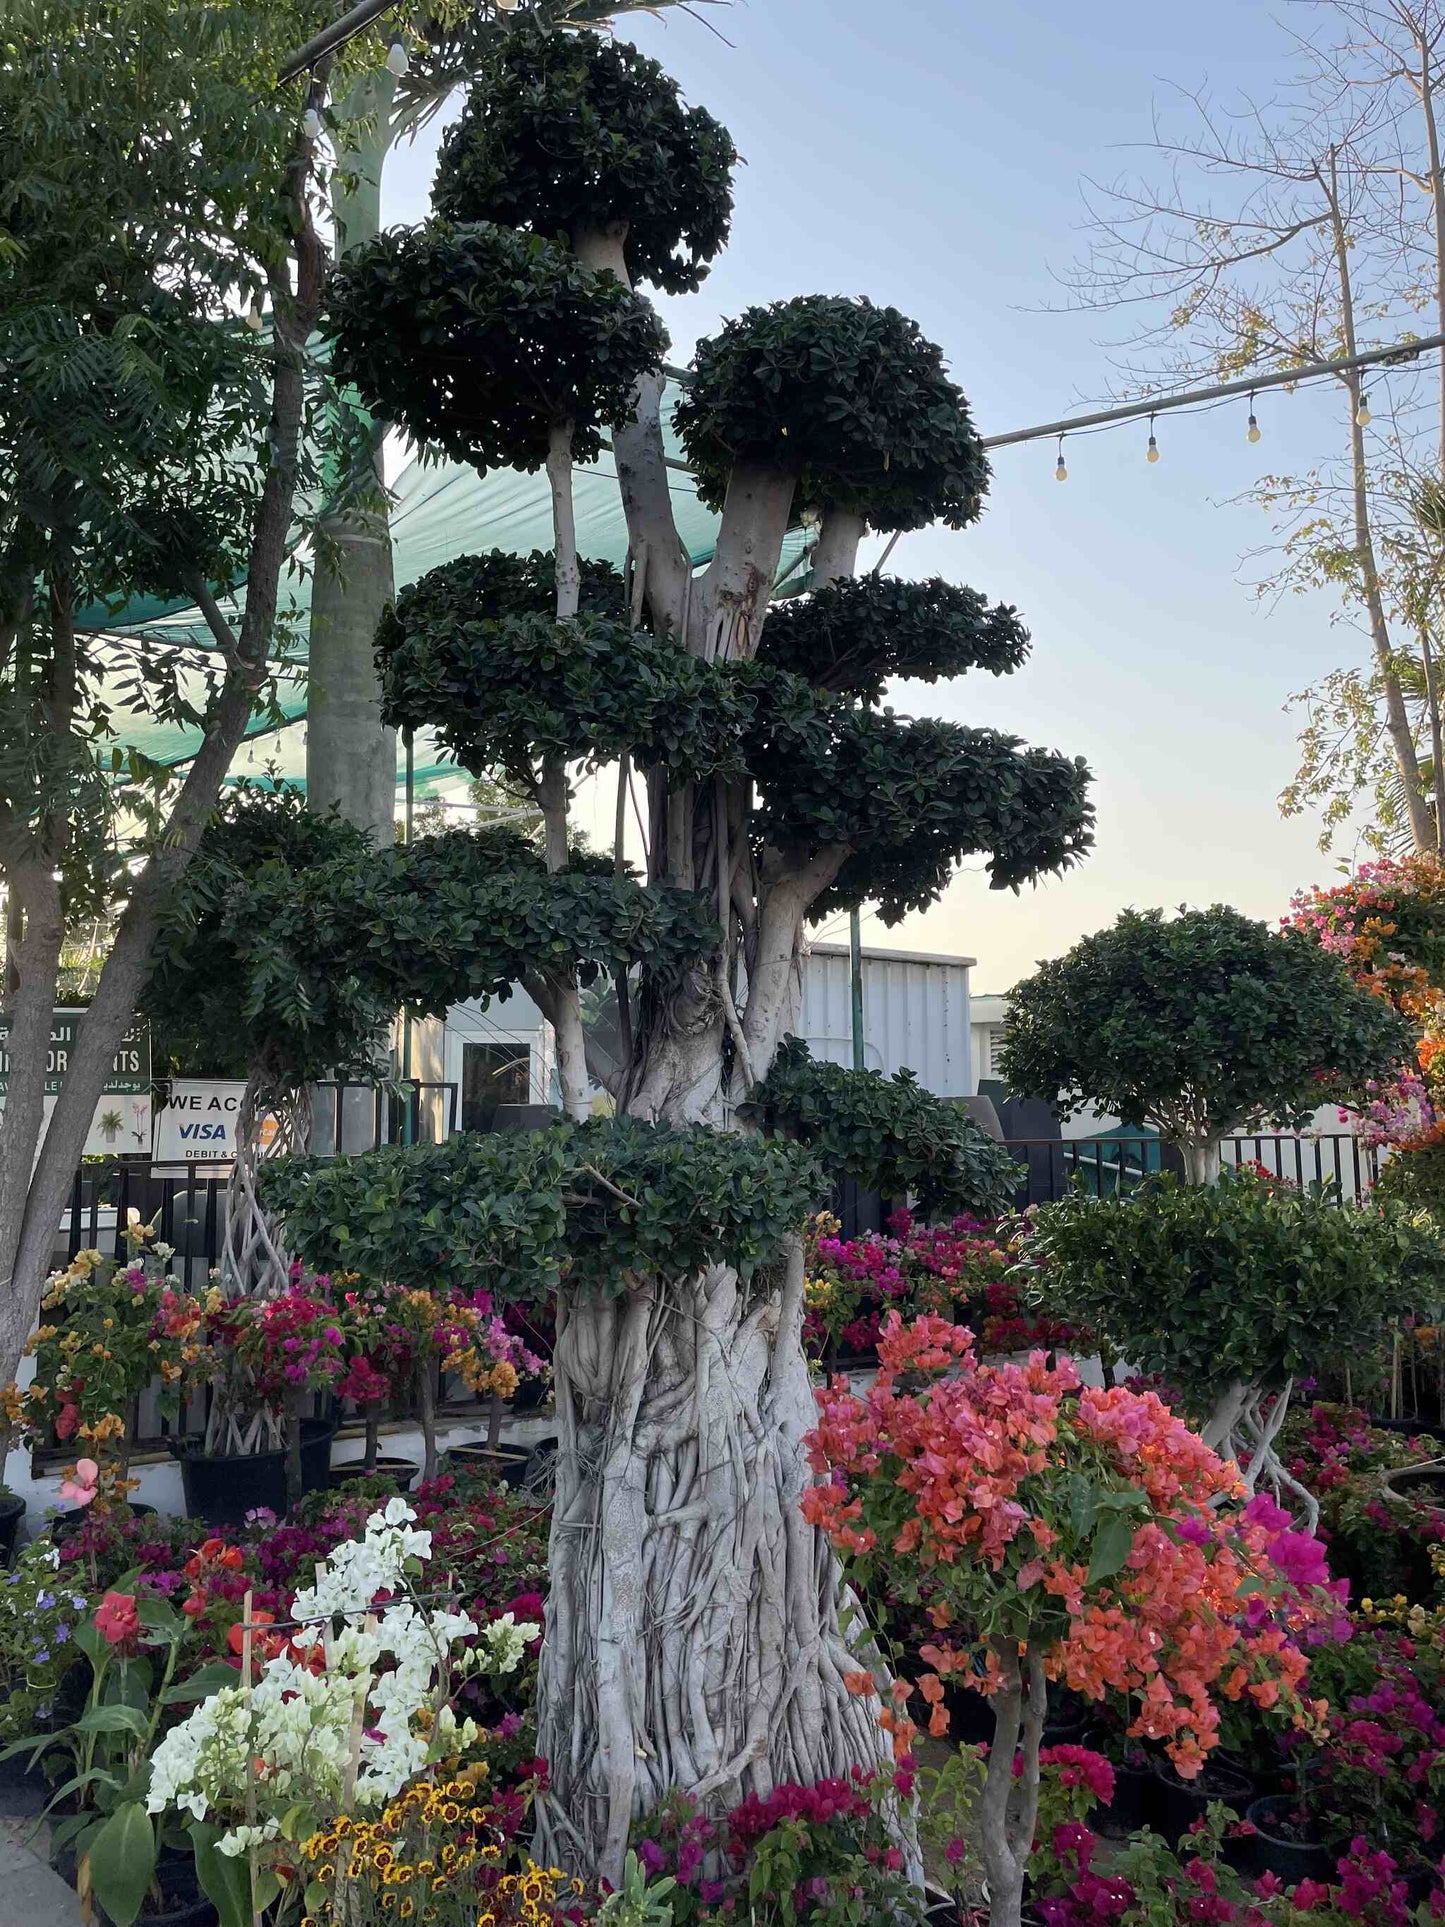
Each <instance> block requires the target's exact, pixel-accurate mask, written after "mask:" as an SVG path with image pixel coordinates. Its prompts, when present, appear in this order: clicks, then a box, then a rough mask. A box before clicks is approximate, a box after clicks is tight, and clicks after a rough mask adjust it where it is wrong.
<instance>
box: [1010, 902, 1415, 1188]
mask: <svg viewBox="0 0 1445 1927" xmlns="http://www.w3.org/2000/svg"><path fill="white" fill-rule="evenodd" d="M1409 1049H1410V1032H1409V1027H1408V1025H1407V1024H1406V1023H1405V1022H1404V1021H1403V1020H1402V1019H1401V1018H1399V1017H1398V1016H1396V1014H1395V1013H1394V1011H1392V1010H1391V1009H1390V1007H1389V1005H1388V1004H1387V1003H1385V1002H1384V1001H1383V999H1381V998H1379V997H1374V996H1371V995H1370V994H1369V992H1368V991H1366V990H1364V989H1362V988H1361V987H1360V986H1359V985H1358V984H1356V983H1354V982H1353V981H1352V980H1351V978H1350V976H1349V974H1348V973H1347V971H1346V970H1345V968H1344V966H1343V964H1342V963H1341V962H1340V960H1339V959H1338V958H1337V957H1333V956H1331V955H1329V954H1328V952H1326V951H1324V950H1321V949H1320V948H1319V947H1318V946H1316V945H1315V944H1312V943H1310V942H1308V941H1307V940H1306V938H1305V937H1304V936H1302V935H1301V934H1300V933H1299V932H1298V931H1294V930H1271V929H1269V928H1268V926H1267V925H1265V924H1263V923H1258V922H1256V921H1255V920H1254V919H1253V918H1252V917H1246V916H1244V915H1243V914H1242V913H1241V912H1240V911H1238V910H1231V909H1230V908H1228V906H1227V905H1225V904H1218V903H1217V904H1215V905H1214V906H1213V907H1212V908H1211V909H1208V910H1189V909H1181V910H1180V912H1179V914H1178V915H1177V916H1173V917H1167V916H1166V915H1165V914H1164V912H1163V911H1162V910H1126V911H1124V913H1123V915H1122V916H1120V917H1119V919H1118V921H1117V922H1115V923H1112V924H1110V925H1109V927H1108V928H1107V929H1105V930H1099V931H1096V932H1095V933H1094V935H1093V936H1091V937H1085V938H1084V939H1083V940H1082V942H1080V943H1076V944H1075V945H1074V947H1073V949H1072V950H1070V951H1068V952H1066V953H1065V955H1064V956H1062V957H1056V958H1054V959H1052V960H1051V961H1050V962H1048V963H1044V964H1041V965H1040V966H1039V968H1038V970H1037V971H1036V972H1035V974H1034V975H1033V976H1032V977H1029V978H1026V979H1025V981H1024V982H1023V983H1021V984H1019V985H1017V986H1016V988H1015V989H1014V990H1013V992H1012V993H1011V995H1010V997H1009V1013H1008V1037H1007V1039H1006V1041H1005V1044H1004V1050H1003V1060H1002V1069H1003V1074H1004V1076H1005V1078H1007V1080H1008V1082H1009V1084H1010V1085H1011V1086H1012V1088H1013V1089H1014V1090H1016V1091H1018V1092H1020V1093H1021V1094H1023V1095H1026V1096H1029V1097H1043V1098H1047V1099H1050V1100H1051V1101H1053V1102H1055V1103H1056V1104H1057V1105H1058V1107H1059V1109H1060V1111H1061V1112H1062V1114H1063V1115H1064V1116H1065V1117H1069V1116H1072V1115H1074V1114H1075V1113H1076V1112H1078V1111H1081V1110H1084V1109H1085V1108H1087V1107H1088V1106H1090V1105H1094V1106H1096V1107H1097V1108H1098V1109H1099V1110H1101V1111H1104V1112H1106V1113H1108V1112H1112V1113H1113V1114H1114V1115H1115V1116H1117V1117H1119V1118H1121V1119H1122V1120H1123V1122H1124V1123H1125V1124H1132V1125H1135V1126H1141V1125H1146V1124H1147V1125H1152V1126H1153V1127H1154V1128H1155V1129H1156V1130H1157V1131H1158V1132H1159V1134H1160V1136H1161V1137H1162V1138H1164V1139H1165V1141H1166V1142H1167V1143H1170V1144H1174V1145H1177V1146H1178V1148H1179V1150H1180V1152H1181V1153H1182V1154H1183V1158H1184V1165H1185V1172H1186V1175H1187V1177H1188V1179H1189V1181H1190V1183H1192V1184H1212V1183H1213V1182H1214V1180H1215V1179H1216V1178H1217V1177H1218V1176H1219V1168H1220V1139H1221V1138H1223V1137H1224V1136H1226V1135H1227V1134H1228V1133H1229V1132H1230V1131H1239V1130H1244V1129H1248V1128H1251V1127H1252V1128H1254V1129H1256V1130H1257V1129H1259V1128H1260V1127H1261V1126H1262V1125H1265V1124H1273V1125H1277V1126H1279V1127H1281V1128H1285V1129H1289V1128H1294V1127H1298V1126H1300V1125H1302V1124H1304V1123H1305V1121H1306V1120H1307V1119H1308V1118H1309V1116H1310V1115H1311V1113H1312V1112H1314V1111H1315V1110H1316V1109H1318V1107H1319V1106H1320V1105H1321V1104H1324V1103H1327V1102H1328V1101H1329V1100H1330V1099H1332V1098H1336V1097H1346V1096H1348V1095H1350V1094H1351V1093H1358V1091H1359V1090H1360V1089H1361V1087H1362V1086H1363V1085H1364V1084H1365V1082H1366V1081H1367V1080H1368V1079H1370V1078H1373V1077H1384V1076H1386V1075H1388V1073H1389V1071H1390V1070H1391V1068H1392V1067H1393V1066H1394V1065H1396V1064H1398V1063H1399V1062H1400V1060H1401V1059H1402V1058H1404V1057H1405V1056H1407V1055H1408V1053H1409Z"/></svg>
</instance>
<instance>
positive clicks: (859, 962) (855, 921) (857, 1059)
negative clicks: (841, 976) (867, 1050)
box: [848, 910, 863, 1071]
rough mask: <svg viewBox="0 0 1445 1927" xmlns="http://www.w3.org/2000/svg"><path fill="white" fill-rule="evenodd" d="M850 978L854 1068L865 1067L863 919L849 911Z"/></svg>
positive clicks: (860, 1068) (853, 911)
mask: <svg viewBox="0 0 1445 1927" xmlns="http://www.w3.org/2000/svg"><path fill="white" fill-rule="evenodd" d="M848 978H849V987H850V989H851V990H852V993H853V1068H854V1070H855V1071H861V1070H862V1069H863V919H862V917H861V916H860V915H859V913H858V911H856V910H850V911H849V912H848Z"/></svg>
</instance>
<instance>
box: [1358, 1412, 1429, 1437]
mask: <svg viewBox="0 0 1445 1927" xmlns="http://www.w3.org/2000/svg"><path fill="white" fill-rule="evenodd" d="M1370 1423H1371V1425H1373V1426H1374V1428H1375V1430H1376V1431H1377V1432H1397V1433H1399V1434H1400V1436H1401V1437H1402V1438H1407V1439H1413V1438H1421V1437H1423V1438H1429V1439H1445V1424H1442V1423H1441V1421H1440V1419H1439V1417H1438V1416H1437V1417H1435V1418H1420V1417H1418V1416H1415V1415H1413V1414H1412V1415H1410V1416H1408V1417H1406V1418H1376V1417H1375V1415H1374V1414H1373V1413H1371V1414H1370Z"/></svg>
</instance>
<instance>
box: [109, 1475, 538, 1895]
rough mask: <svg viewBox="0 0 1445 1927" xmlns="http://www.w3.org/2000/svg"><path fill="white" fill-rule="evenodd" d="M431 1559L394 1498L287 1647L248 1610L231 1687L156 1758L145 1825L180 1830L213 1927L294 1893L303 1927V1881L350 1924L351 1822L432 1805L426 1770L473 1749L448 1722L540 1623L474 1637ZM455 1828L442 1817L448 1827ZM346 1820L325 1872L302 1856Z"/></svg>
mask: <svg viewBox="0 0 1445 1927" xmlns="http://www.w3.org/2000/svg"><path fill="white" fill-rule="evenodd" d="M430 1557H431V1535H430V1533H427V1532H420V1531H418V1530H416V1513H415V1512H414V1511H413V1510H412V1509H411V1507H410V1506H409V1505H408V1504H407V1503H406V1501H405V1500H404V1499H402V1498H400V1497H399V1496H398V1497H394V1498H392V1499H390V1500H389V1501H388V1502H387V1504H386V1505H385V1506H384V1507H383V1508H381V1509H380V1510H378V1511H376V1512H374V1513H373V1514H372V1515H371V1516H370V1517H369V1518H368V1520H367V1521H366V1527H365V1533H364V1537H363V1538H361V1539H360V1540H347V1541H344V1542H343V1543H342V1544H340V1545H339V1546H337V1547H335V1548H334V1549H333V1550H332V1552H331V1553H330V1555H329V1557H328V1558H326V1559H324V1560H323V1561H322V1562H321V1563H320V1564H319V1565H318V1567H317V1569H316V1577H315V1580H314V1583H313V1584H312V1585H310V1586H305V1587H302V1588H301V1589H300V1590H299V1591H297V1592H296V1593H295V1595H294V1597H293V1599H292V1602H291V1618H292V1621H293V1622H294V1623H295V1626H296V1628H297V1630H295V1631H294V1632H293V1633H291V1634H290V1636H289V1637H288V1632H289V1630H290V1629H289V1628H288V1629H287V1631H281V1632H273V1631H272V1630H271V1622H270V1615H269V1614H258V1613H256V1612H254V1610H253V1608H252V1604H251V1597H250V1595H249V1594H248V1595H247V1596H246V1600H245V1602H244V1607H245V1610H244V1613H243V1617H242V1620H241V1628H240V1645H241V1653H240V1658H241V1666H240V1670H239V1672H238V1673H235V1672H233V1673H231V1674H230V1676H229V1678H228V1680H227V1682H226V1683H224V1684H222V1685H221V1687H220V1688H219V1690H218V1691H217V1692H216V1693H215V1694H213V1695H212V1697H211V1698H210V1699H208V1700H207V1701H206V1702H205V1703H204V1704H203V1705H201V1706H200V1707H198V1708H197V1709H196V1711H195V1712H194V1713H192V1714H190V1715H189V1716H188V1717H187V1718H186V1719H185V1720H183V1721H182V1722H181V1723H180V1725H178V1726H176V1727H174V1728H173V1729H172V1730H171V1731H170V1732H169V1733H167V1734H166V1735H165V1737H164V1738H163V1739H162V1740H161V1741H160V1743H159V1744H158V1745H157V1746H156V1747H155V1748H154V1751H153V1753H152V1755H151V1761H150V1776H149V1784H148V1787H147V1789H146V1792H145V1796H144V1797H145V1806H146V1811H147V1812H148V1813H149V1814H151V1815H163V1814H175V1815H177V1816H179V1815H181V1814H186V1815H188V1816H189V1818H188V1821H187V1832H188V1834H189V1837H190V1840H191V1842H192V1845H193V1847H194V1850H195V1854H196V1866H197V1871H198V1874H199V1877H200V1884H201V1886H202V1888H203V1890H204V1891H205V1892H206V1893H207V1894H209V1895H210V1896H211V1898H212V1899H213V1900H214V1901H215V1902H216V1905H217V1907H218V1908H219V1910H220V1912H221V1914H222V1917H223V1919H224V1920H226V1921H233V1920H234V1921H239V1920H244V1921H250V1920H251V1919H252V1917H253V1916H256V1917H259V1916H261V1915H262V1914H263V1913H264V1912H265V1910H266V1909H267V1908H268V1907H270V1906H271V1905H272V1903H273V1902H275V1901H276V1900H277V1899H278V1897H280V1896H281V1895H282V1894H283V1892H285V1893H286V1894H287V1898H288V1899H291V1898H300V1897H301V1894H302V1893H304V1894H305V1898H306V1900H307V1908H306V1911H307V1912H309V1913H313V1914H314V1913H315V1911H316V1909H315V1908H314V1907H312V1905H311V1901H312V1898H313V1895H312V1893H311V1891H310V1879H311V1878H314V1879H315V1880H317V1881H318V1882H319V1883H320V1887H321V1889H322V1891H321V1892H320V1893H318V1894H317V1895H316V1896H315V1898H317V1899H318V1900H319V1901H322V1902H325V1903H326V1905H327V1907H328V1910H329V1912H330V1917H331V1918H333V1919H336V1920H341V1921H345V1920H348V1919H350V1918H352V1917H353V1916H352V1914H351V1913H350V1912H348V1907H347V1900H346V1895H345V1886H346V1882H347V1881H348V1880H349V1879H350V1878H351V1877H352V1872H353V1870H352V1868H351V1865H350V1860H351V1855H350V1850H349V1849H343V1850H341V1851H339V1852H338V1851H336V1849H337V1848H338V1846H339V1842H340V1839H341V1838H342V1837H343V1836H344V1835H345V1834H346V1833H347V1832H348V1831H349V1827H350V1822H351V1820H352V1818H353V1817H354V1816H356V1815H357V1814H359V1813H365V1812H366V1811H368V1810H369V1809H372V1808H374V1807H376V1806H378V1805H380V1804H382V1803H384V1802H385V1801H386V1800H387V1799H388V1798H390V1797H392V1796H395V1795H397V1794H399V1793H401V1792H402V1790H403V1789H404V1788H406V1786H407V1785H408V1783H411V1782H416V1783H417V1784H418V1785H419V1786H420V1787H421V1789H422V1794H421V1797H423V1798H425V1797H427V1796H428V1795H429V1794H431V1793H432V1792H434V1788H433V1787H432V1786H431V1785H430V1782H431V1781H432V1780H433V1778H434V1773H433V1769H434V1768H435V1767H437V1766H438V1765H439V1764H441V1763H443V1762H450V1761H453V1760H455V1759H456V1757H457V1756H458V1754H459V1753H461V1752H463V1751H464V1750H465V1749H466V1748H468V1747H470V1746H471V1745H472V1744H473V1743H474V1741H475V1740H476V1738H477V1728H476V1726H475V1724H474V1723H473V1722H472V1721H471V1720H469V1719H460V1718H458V1717H457V1714H456V1712H455V1711H454V1706H453V1702H454V1700H455V1698H456V1695H457V1693H458V1691H459V1689H460V1688H461V1686H462V1685H463V1684H464V1683H465V1682H466V1680H467V1679H468V1678H469V1677H471V1676H473V1675H481V1674H487V1673H495V1674H505V1673H508V1672H511V1671H514V1670H515V1669H516V1668H517V1666H518V1665H520V1663H521V1661H522V1659H523V1657H524V1655H525V1653H526V1651H527V1648H528V1646H529V1645H530V1644H531V1642H532V1641H533V1640H535V1639H537V1638H538V1637H539V1636H540V1633H541V1630H542V1629H541V1626H540V1625H539V1624H538V1623H536V1622H534V1621H519V1620H517V1619H516V1618H515V1616H514V1615H513V1614H512V1613H510V1612H508V1613H505V1614H503V1615H502V1616H501V1617H500V1618H498V1619H494V1620H492V1621H490V1622H489V1623H487V1624H485V1625H479V1624H478V1623H477V1622H476V1621H474V1620H473V1619H472V1618H470V1617H469V1616H468V1615H467V1614H466V1613H464V1612H458V1611H456V1610H454V1609H453V1608H452V1606H451V1605H450V1604H448V1603H445V1602H444V1603H442V1604H438V1603H436V1600H435V1598H434V1597H433V1596H432V1595H431V1593H430V1590H429V1588H428V1587H427V1585H426V1583H425V1575H426V1569H427V1564H428V1562H429V1560H430ZM379 1597H380V1598H381V1599H382V1600H384V1601H385V1602H386V1603H383V1604H379V1605H378V1604H377V1603H376V1602H377V1600H378V1598H379ZM459 1817H460V1815H459V1812H458V1810H456V1809H455V1808H454V1809H453V1810H452V1811H451V1815H450V1820H451V1824H452V1825H455V1823H456V1821H457V1820H458V1818H459ZM343 1819H344V1820H345V1821H346V1822H347V1823H348V1824H347V1827H346V1828H343V1829H340V1830H339V1831H337V1832H333V1833H332V1834H331V1835H330V1836H329V1837H330V1839H331V1851H330V1852H328V1853H327V1854H326V1855H325V1856H324V1861H323V1856H322V1855H321V1854H319V1853H315V1854H313V1853H308V1850H307V1843H308V1842H310V1841H312V1840H313V1839H315V1838H316V1837H317V1836H322V1835H326V1834H327V1830H328V1829H334V1828H335V1823H336V1822H337V1821H339V1820H343ZM308 1862H309V1863H310V1865H311V1867H312V1868H313V1869H314V1872H313V1873H312V1874H311V1875H310V1877H309V1878H308V1877H303V1875H302V1873H301V1869H302V1868H304V1867H306V1866H307V1865H308ZM322 1864H324V1865H325V1867H326V1868H327V1869H329V1871H328V1872H322V1870H321V1867H322ZM369 1871H370V1869H366V1868H364V1867H357V1868H356V1869H355V1874H356V1877H357V1878H358V1879H361V1878H363V1877H364V1875H365V1874H367V1873H368V1872H369ZM338 1886H339V1887H340V1889H341V1892H340V1893H339V1894H328V1893H327V1892H326V1891H325V1890H326V1889H327V1888H328V1887H329V1888H331V1889H333V1890H334V1889H335V1888H337V1887H338ZM333 1900H334V1905H333Z"/></svg>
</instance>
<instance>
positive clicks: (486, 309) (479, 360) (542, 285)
mask: <svg viewBox="0 0 1445 1927" xmlns="http://www.w3.org/2000/svg"><path fill="white" fill-rule="evenodd" d="M330 315H331V326H332V328H333V330H334V334H335V348H334V351H333V359H332V369H333V372H334V374H335V376H336V378H337V380H338V381H341V382H349V383H351V384H352V385H353V386H354V387H355V388H356V389H357V390H358V391H359V393H360V395H361V398H362V400H363V401H364V402H365V404H366V405H367V407H368V408H371V409H372V410H374V411H375V412H376V413H377V414H378V415H381V416H383V417H384V418H386V419H387V420H390V421H393V422H396V423H397V424H398V425H399V426H400V427H402V428H404V429H405V430H406V432H407V433H408V434H409V435H410V436H411V437H412V438H413V440H415V441H418V442H428V443H431V444H432V445H433V446H435V447H437V448H439V449H441V450H442V451H443V452H444V453H445V454H447V455H450V456H451V457H452V458H453V460H455V461H459V462H469V463H471V464H473V465H474V466H475V467H477V468H481V469H487V468H495V467H510V468H520V469H526V470H532V469H536V468H539V467H540V466H541V465H542V463H543V462H544V461H545V460H546V459H547V449H548V432H549V428H550V426H551V424H552V423H554V422H556V421H559V420H563V419H566V420H570V421H571V422H572V423H573V424H574V430H573V440H572V453H573V457H574V459H575V460H577V461H581V462H587V461H591V460H592V459H593V458H594V457H595V456H596V455H597V454H598V452H599V451H600V449H601V446H602V439H601V431H602V429H603V428H604V427H613V426H616V424H617V423H619V422H621V421H624V420H626V419H627V416H628V411H629V405H630V399H631V395H632V389H633V385H634V384H635V382H636V381H637V379H638V377H639V376H640V375H643V374H646V373H648V372H649V371H651V370H655V369H657V368H659V367H660V366H661V362H662V356H663V353H664V351H665V350H666V347H667V333H666V330H665V329H664V328H663V326H662V323H661V322H660V321H659V320H658V319H657V316H656V315H655V314H654V312H653V310H652V308H651V307H650V305H649V304H648V303H647V302H646V301H644V300H643V299H641V297H640V296H638V295H634V294H633V293H631V291H630V290H629V289H627V288H624V287H623V286H622V285H621V284H620V283H619V282H618V281H617V280H616V279H615V278H614V277H613V276H612V275H609V274H593V273H591V272H590V271H589V270H588V269H586V268H583V267H582V266H581V265H580V264H579V263H578V261H577V260H576V259H575V257H574V256H573V255H571V254H569V253H568V252H567V251H566V250H565V249H563V248H556V247H553V246H551V245H550V244H549V243H548V242H546V241H541V240H538V239H537V238H536V237H535V236H531V235H524V234H517V233H514V232H513V231H512V230H511V229H510V228H502V227H493V226H491V225H489V224H487V223H479V224H477V225H475V226H472V227H451V226H449V225H447V224H446V223H444V222H432V223H430V224H428V225H427V226H426V227H422V228H416V229H411V230H405V229H397V230H394V231H392V232H390V233H387V234H379V235H377V237H376V239H375V240H374V241H371V242H369V243H368V244H367V245H366V246H365V247H362V248H357V249H355V250H354V251H353V252H351V253H350V254H348V255H347V256H346V258H345V260H344V261H343V262H342V264H341V266H340V267H339V268H338V270H337V272H336V275H335V277H334V279H333V281H332V284H331V294H330Z"/></svg>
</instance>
